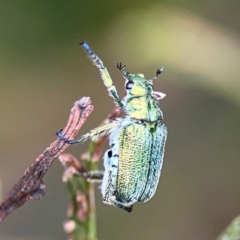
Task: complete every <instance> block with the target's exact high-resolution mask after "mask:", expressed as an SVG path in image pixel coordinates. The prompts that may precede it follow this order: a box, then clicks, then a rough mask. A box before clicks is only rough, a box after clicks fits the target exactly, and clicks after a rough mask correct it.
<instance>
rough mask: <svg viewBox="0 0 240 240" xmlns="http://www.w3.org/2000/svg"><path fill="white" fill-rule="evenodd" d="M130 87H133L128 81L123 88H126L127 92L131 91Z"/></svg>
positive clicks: (131, 82)
mask: <svg viewBox="0 0 240 240" xmlns="http://www.w3.org/2000/svg"><path fill="white" fill-rule="evenodd" d="M132 87H133V81H128V82H127V83H126V85H125V88H126V89H127V90H130V89H132Z"/></svg>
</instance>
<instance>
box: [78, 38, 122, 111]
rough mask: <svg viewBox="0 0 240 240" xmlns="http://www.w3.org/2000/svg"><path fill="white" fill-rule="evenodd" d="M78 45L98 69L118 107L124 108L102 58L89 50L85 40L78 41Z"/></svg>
mask: <svg viewBox="0 0 240 240" xmlns="http://www.w3.org/2000/svg"><path fill="white" fill-rule="evenodd" d="M80 45H81V46H82V47H83V48H84V49H85V50H86V52H87V53H88V55H89V57H90V59H91V60H92V62H93V63H94V65H96V67H97V68H98V69H99V71H100V74H101V77H102V80H103V83H104V85H105V86H106V87H107V90H108V93H109V95H110V96H111V97H112V98H113V99H114V101H115V102H116V103H117V105H118V106H119V107H120V108H122V109H124V104H123V102H122V100H121V98H120V97H119V96H118V93H117V89H116V87H115V86H114V85H113V81H112V79H111V77H110V75H109V72H108V70H107V68H106V67H105V66H104V64H103V62H102V60H101V59H100V58H99V57H98V56H97V55H96V54H95V53H94V52H93V51H92V50H91V48H90V47H89V46H88V44H87V43H86V42H82V43H80Z"/></svg>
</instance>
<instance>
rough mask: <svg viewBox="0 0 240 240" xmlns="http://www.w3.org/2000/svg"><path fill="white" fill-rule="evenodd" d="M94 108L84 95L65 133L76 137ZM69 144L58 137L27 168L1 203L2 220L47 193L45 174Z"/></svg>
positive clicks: (75, 108) (75, 104) (72, 110)
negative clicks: (26, 203)
mask: <svg viewBox="0 0 240 240" xmlns="http://www.w3.org/2000/svg"><path fill="white" fill-rule="evenodd" d="M92 110H93V106H92V105H91V100H90V98H89V97H83V98H81V99H80V100H79V101H76V102H75V103H74V106H73V108H72V109H71V113H70V116H69V119H68V123H67V126H66V127H65V128H64V130H63V132H62V133H63V135H64V136H65V137H66V138H68V139H70V140H71V139H74V137H75V136H76V135H77V133H78V131H79V129H80V128H81V126H82V125H83V124H84V122H85V121H86V120H87V118H88V116H89V115H90V113H91V112H92ZM68 146H69V144H67V143H64V141H62V140H60V139H59V138H57V139H56V140H55V141H54V142H53V143H52V144H51V145H50V146H49V147H48V148H47V149H46V150H45V151H44V152H43V153H42V154H41V155H40V156H39V157H37V158H36V160H35V161H34V162H33V163H32V165H31V166H30V167H29V168H27V170H26V171H25V173H24V175H23V176H22V177H21V178H20V179H19V181H18V182H17V183H16V184H15V185H14V186H13V187H12V189H11V190H10V191H9V193H8V195H7V197H6V198H5V200H4V201H3V202H2V203H0V222H2V221H3V220H4V219H5V218H6V217H7V216H8V215H9V214H10V213H11V212H13V211H14V210H15V209H17V208H19V207H21V206H22V205H23V204H24V203H25V202H27V201H28V200H32V199H34V200H37V199H41V198H42V197H43V196H44V195H45V189H46V186H45V184H44V182H43V177H44V175H45V174H46V173H47V172H48V170H49V168H50V167H51V165H52V164H53V162H54V160H55V159H56V158H57V157H58V156H59V155H60V154H61V153H62V152H63V151H64V150H65V149H66V148H67V147H68Z"/></svg>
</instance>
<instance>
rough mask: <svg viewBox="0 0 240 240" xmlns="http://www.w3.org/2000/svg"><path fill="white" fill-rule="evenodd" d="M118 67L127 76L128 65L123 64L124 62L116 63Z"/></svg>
mask: <svg viewBox="0 0 240 240" xmlns="http://www.w3.org/2000/svg"><path fill="white" fill-rule="evenodd" d="M116 67H117V68H118V69H119V70H120V71H121V73H122V74H123V75H124V76H125V75H126V71H125V68H126V65H122V63H121V62H120V63H116Z"/></svg>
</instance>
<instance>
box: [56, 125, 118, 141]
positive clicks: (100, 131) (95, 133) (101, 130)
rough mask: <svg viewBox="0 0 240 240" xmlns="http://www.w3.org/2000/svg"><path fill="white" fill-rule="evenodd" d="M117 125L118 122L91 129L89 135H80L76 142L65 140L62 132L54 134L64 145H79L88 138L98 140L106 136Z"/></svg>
mask: <svg viewBox="0 0 240 240" xmlns="http://www.w3.org/2000/svg"><path fill="white" fill-rule="evenodd" d="M118 125H119V122H112V123H109V124H106V125H103V126H100V127H97V128H94V129H92V130H91V131H90V132H89V133H86V134H84V135H82V136H81V137H80V138H79V139H77V140H68V139H66V138H65V137H64V136H63V135H62V130H60V131H58V132H57V133H56V134H57V135H58V137H59V138H60V139H61V140H63V141H64V142H65V143H68V144H76V143H80V142H82V141H85V140H87V139H88V138H92V139H94V138H98V137H100V136H102V135H104V134H107V133H108V132H109V131H110V130H111V129H112V128H114V127H117V126H118Z"/></svg>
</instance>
